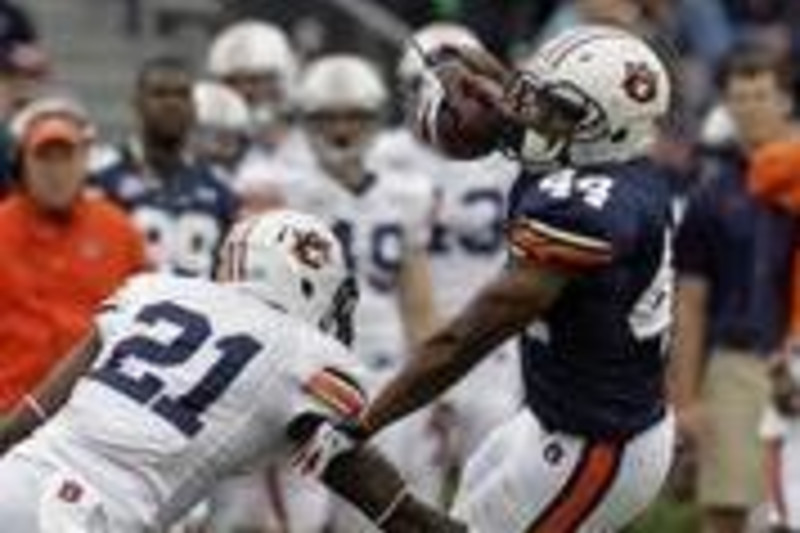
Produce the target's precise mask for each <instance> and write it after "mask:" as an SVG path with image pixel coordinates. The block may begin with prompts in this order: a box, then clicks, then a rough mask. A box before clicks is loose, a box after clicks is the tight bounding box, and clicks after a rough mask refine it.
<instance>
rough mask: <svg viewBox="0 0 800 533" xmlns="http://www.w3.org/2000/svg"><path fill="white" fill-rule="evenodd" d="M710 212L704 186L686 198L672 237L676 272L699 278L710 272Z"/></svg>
mask: <svg viewBox="0 0 800 533" xmlns="http://www.w3.org/2000/svg"><path fill="white" fill-rule="evenodd" d="M713 212H714V209H713V205H712V202H711V192H710V190H709V189H708V188H706V187H702V188H700V189H698V190H696V191H695V192H694V193H693V194H692V195H691V196H690V197H689V200H688V204H687V207H686V214H685V215H684V217H683V220H682V222H681V224H680V226H679V227H678V233H677V237H676V239H675V266H676V268H677V271H678V272H679V273H681V274H688V275H693V276H700V277H703V278H707V277H709V276H711V275H712V267H713V262H712V257H711V255H712V253H713V250H714V246H713V239H714V235H713V234H714V221H713V217H714V215H713Z"/></svg>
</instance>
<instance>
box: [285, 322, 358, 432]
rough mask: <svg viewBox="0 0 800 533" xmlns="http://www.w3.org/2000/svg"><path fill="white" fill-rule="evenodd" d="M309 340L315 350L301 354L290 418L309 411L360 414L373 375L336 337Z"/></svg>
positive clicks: (293, 376)
mask: <svg viewBox="0 0 800 533" xmlns="http://www.w3.org/2000/svg"><path fill="white" fill-rule="evenodd" d="M313 337H315V339H314V342H309V341H310V339H306V342H305V348H306V349H307V350H311V351H310V352H307V353H306V354H302V355H300V356H299V357H298V361H297V362H296V363H295V364H294V365H293V367H292V370H291V372H290V374H291V380H292V385H293V389H294V391H295V394H294V402H293V403H292V407H291V413H290V419H294V418H297V417H300V416H302V415H308V414H319V415H322V416H325V417H336V418H338V417H354V416H359V415H360V414H361V413H362V411H363V410H364V408H365V407H366V405H367V399H368V392H367V391H368V388H369V381H370V380H369V376H368V374H367V372H366V370H365V369H364V367H363V366H361V364H360V363H359V361H358V359H357V358H356V356H355V355H354V354H352V353H350V352H349V351H347V349H346V348H345V347H344V346H342V345H340V344H339V343H337V342H335V341H334V340H333V339H327V338H323V337H321V336H320V337H318V336H317V335H314V336H313Z"/></svg>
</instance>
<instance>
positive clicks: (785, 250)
mask: <svg viewBox="0 0 800 533" xmlns="http://www.w3.org/2000/svg"><path fill="white" fill-rule="evenodd" d="M720 74H721V75H720V76H719V80H720V83H721V87H720V90H721V94H722V95H723V104H724V106H725V108H726V109H727V110H728V112H729V113H730V115H731V118H732V119H733V124H734V126H735V133H736V136H735V138H734V139H733V140H732V141H731V142H730V143H729V144H728V145H727V146H722V147H717V149H716V151H715V152H714V153H705V154H704V155H703V159H702V161H701V164H700V165H699V168H700V173H699V175H698V176H697V180H696V185H695V187H694V189H693V191H692V192H691V194H690V196H689V201H688V205H687V209H686V212H685V213H686V214H685V217H684V219H683V221H682V222H681V225H680V226H679V230H678V238H677V246H676V266H677V270H678V291H677V305H676V329H675V343H674V347H675V353H674V355H673V360H672V372H671V378H672V381H671V383H670V385H671V387H672V390H671V392H672V395H673V400H674V402H675V407H676V411H677V413H676V414H677V422H678V429H679V435H680V436H681V439H682V441H683V445H684V446H685V447H686V448H687V449H688V453H689V455H691V453H692V452H694V453H695V454H696V456H697V459H698V462H699V468H698V469H699V476H698V479H697V481H698V485H697V489H698V500H699V503H700V505H701V514H702V521H703V531H704V532H705V533H728V532H730V533H741V532H743V531H744V528H745V524H746V521H747V517H748V515H749V514H750V512H751V511H752V510H753V509H754V508H755V507H756V506H757V505H759V504H760V503H761V502H762V501H763V500H764V493H763V481H762V469H761V457H762V455H761V453H760V447H759V440H758V427H759V423H760V418H761V415H762V413H763V410H764V408H765V406H766V404H767V401H768V397H769V385H768V379H767V375H766V364H767V363H766V361H767V357H768V356H769V355H770V354H771V353H772V352H773V351H774V350H776V349H777V348H778V346H779V344H780V341H781V340H782V339H783V337H784V334H785V331H786V318H785V308H786V305H787V303H788V299H789V294H790V292H789V287H788V285H789V274H790V271H789V268H790V264H791V251H792V246H793V229H792V221H791V220H790V219H789V218H788V217H784V216H783V215H781V214H779V213H776V212H773V211H770V210H769V209H768V208H767V207H766V206H763V205H760V204H759V203H758V202H757V201H756V200H755V199H754V198H753V197H751V196H750V194H749V192H748V190H747V167H748V158H749V156H750V153H752V151H753V150H754V149H756V148H757V147H759V146H760V145H762V144H763V143H766V142H770V141H773V140H775V139H780V138H786V137H787V136H790V135H792V134H794V132H795V130H796V127H797V126H796V125H795V124H794V122H793V119H792V116H791V111H792V105H791V104H792V99H791V94H792V93H791V77H790V76H789V72H788V70H786V68H785V66H784V64H783V63H782V61H780V60H779V59H776V58H775V57H773V56H771V55H769V54H768V53H767V52H766V51H764V50H759V49H737V50H736V51H735V52H734V53H733V54H732V55H731V56H730V57H729V58H728V60H727V63H726V64H725V66H724V68H723V70H722V72H721V73H720Z"/></svg>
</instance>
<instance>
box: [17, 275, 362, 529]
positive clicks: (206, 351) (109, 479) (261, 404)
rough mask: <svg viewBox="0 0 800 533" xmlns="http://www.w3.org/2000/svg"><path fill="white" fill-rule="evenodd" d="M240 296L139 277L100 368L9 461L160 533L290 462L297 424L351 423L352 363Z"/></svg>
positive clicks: (113, 323)
mask: <svg viewBox="0 0 800 533" xmlns="http://www.w3.org/2000/svg"><path fill="white" fill-rule="evenodd" d="M234 287H235V286H232V285H228V286H221V285H217V284H214V283H211V282H207V281H204V280H201V279H190V278H178V277H173V276H166V275H143V276H139V277H137V278H134V279H133V280H132V281H131V282H129V284H128V285H127V286H126V287H125V288H124V289H123V290H122V291H121V292H119V293H118V294H117V295H116V296H115V297H113V298H112V299H111V300H109V302H108V303H107V306H106V310H105V311H104V312H103V313H102V314H101V315H100V316H99V318H98V319H97V328H98V331H99V334H100V337H101V340H102V344H103V348H102V350H101V352H100V354H99V356H98V358H97V360H96V361H95V362H94V364H93V367H92V369H91V370H90V371H89V373H88V374H87V375H86V376H85V377H83V378H82V379H81V380H80V381H79V382H78V384H77V386H76V388H75V389H74V391H73V394H72V397H71V398H70V399H69V401H68V402H67V404H66V405H65V406H64V408H63V409H62V410H61V411H60V412H59V413H58V414H57V415H56V417H55V418H54V419H53V420H52V421H51V422H50V423H48V424H47V425H45V426H44V427H43V428H42V429H41V430H40V431H39V432H37V434H36V435H35V437H34V438H33V439H32V440H30V441H28V442H27V443H25V444H23V445H22V446H21V447H20V449H19V451H18V452H15V453H21V454H23V455H26V454H27V455H29V456H32V457H33V458H34V459H37V458H45V459H46V460H50V461H53V462H56V463H57V464H60V465H62V466H64V467H66V468H68V469H72V470H74V471H75V472H78V473H79V474H80V476H81V477H82V478H83V479H85V480H86V481H87V482H88V483H89V484H91V485H92V486H94V487H95V488H96V489H97V490H98V491H99V492H100V493H101V494H103V495H104V497H105V499H107V500H108V501H109V502H110V503H109V505H110V506H111V508H112V509H123V511H122V512H123V513H124V516H131V515H134V516H135V517H136V521H138V522H141V523H142V524H143V525H145V526H146V527H150V528H155V529H156V530H158V531H160V530H161V528H164V527H166V526H167V525H169V524H170V523H171V522H173V521H174V520H175V519H177V518H179V517H180V516H181V515H182V514H183V513H184V512H186V511H187V510H188V509H189V508H190V507H191V506H192V505H193V504H194V503H196V502H197V501H198V500H199V499H200V498H201V497H203V496H204V495H205V493H206V492H207V491H208V489H209V488H210V487H211V485H212V484H214V483H216V482H218V481H219V479H220V478H223V477H226V476H229V475H232V474H236V473H240V472H242V471H246V470H248V469H250V468H253V467H255V466H257V464H258V463H260V462H262V461H269V460H279V459H283V458H285V456H286V455H287V454H288V453H289V452H290V443H289V441H288V439H287V436H286V431H287V426H288V424H289V422H290V421H291V420H293V419H294V418H295V417H296V416H298V415H300V414H302V413H309V412H310V413H319V414H323V415H326V414H330V413H337V414H345V413H350V414H356V413H357V412H358V411H359V410H360V409H361V407H362V406H363V403H364V394H363V392H362V389H361V388H360V385H359V380H360V379H362V378H363V377H364V376H363V374H362V373H360V371H359V368H358V366H357V362H356V359H355V357H351V356H350V355H349V353H348V352H347V350H346V349H345V348H344V347H343V346H342V345H340V344H339V343H337V342H336V341H335V340H334V339H333V338H331V337H327V336H325V335H323V334H322V333H321V332H320V331H318V330H316V329H314V328H312V327H311V326H308V325H306V324H305V323H303V322H300V321H299V320H296V319H294V318H292V317H290V316H288V315H286V314H284V313H282V312H280V311H278V310H276V309H274V308H272V307H270V306H268V305H267V304H266V303H264V302H263V301H262V300H259V299H257V298H256V297H255V296H252V295H250V294H249V293H247V292H245V289H243V288H242V289H236V288H234ZM352 376H357V377H352Z"/></svg>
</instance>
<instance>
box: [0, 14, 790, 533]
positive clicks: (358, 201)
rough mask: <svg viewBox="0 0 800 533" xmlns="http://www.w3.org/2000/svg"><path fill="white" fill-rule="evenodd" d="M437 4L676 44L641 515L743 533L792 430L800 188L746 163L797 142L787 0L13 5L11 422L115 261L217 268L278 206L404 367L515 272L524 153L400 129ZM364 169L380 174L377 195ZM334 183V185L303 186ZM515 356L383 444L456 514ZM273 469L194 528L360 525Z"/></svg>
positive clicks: (502, 41)
mask: <svg viewBox="0 0 800 533" xmlns="http://www.w3.org/2000/svg"><path fill="white" fill-rule="evenodd" d="M443 22H446V23H449V24H453V25H457V26H455V27H456V33H458V32H462V31H463V32H465V33H466V34H467V35H468V37H467V38H468V39H470V38H472V37H470V35H474V36H477V38H478V39H480V41H481V42H482V43H483V45H484V46H486V47H487V48H488V49H490V50H491V51H492V52H494V53H495V54H497V55H498V56H499V57H501V58H502V59H503V60H504V61H506V62H507V63H509V64H513V65H524V64H525V61H526V59H527V58H528V57H529V56H530V54H531V53H532V52H533V51H534V50H535V48H536V46H537V43H539V42H541V41H542V40H543V39H546V38H547V37H548V36H551V35H553V34H554V33H556V32H558V31H559V30H561V29H564V28H568V27H570V26H574V25H576V24H583V23H604V24H613V25H619V26H622V27H626V28H631V29H633V30H635V31H637V32H639V33H642V34H644V35H647V36H648V37H649V38H650V39H651V41H652V42H653V43H654V44H655V45H656V46H657V47H658V49H659V50H660V51H661V52H662V53H663V54H665V55H666V56H667V57H669V58H670V59H671V61H672V64H673V66H674V74H675V80H676V83H677V85H678V87H679V90H678V98H676V102H675V109H674V112H673V113H672V116H671V119H670V120H669V121H668V122H667V123H665V124H664V128H663V135H662V138H661V140H660V141H659V143H658V145H657V147H656V152H655V154H654V155H655V157H656V158H657V159H658V161H659V162H660V163H662V164H663V167H664V169H665V170H666V171H667V172H668V173H669V174H670V176H672V177H673V178H674V183H675V191H676V202H675V207H676V214H678V215H679V218H680V219H681V220H682V223H681V226H680V229H679V231H678V232H677V240H676V243H677V254H676V262H675V263H676V267H677V270H678V280H679V297H678V303H677V307H676V313H677V325H676V333H675V343H674V344H675V346H674V350H673V352H674V353H673V371H672V373H671V374H672V375H671V380H670V383H669V386H670V392H671V393H672V395H673V400H674V403H675V407H676V413H677V419H678V426H679V433H680V439H679V441H680V447H679V450H678V452H679V453H678V461H677V463H676V467H675V472H674V475H673V479H672V481H671V484H670V487H669V488H668V490H667V491H666V493H665V495H664V496H663V498H662V499H661V501H659V503H658V504H657V505H656V506H655V508H654V509H653V510H652V511H651V512H650V513H649V514H648V515H647V516H645V517H642V521H641V523H640V524H639V525H637V526H636V528H635V529H636V530H637V531H643V532H662V531H663V532H671V531H674V532H683V531H709V532H739V531H758V530H759V529H758V528H759V527H760V526H759V524H763V517H762V516H761V515H762V514H763V513H762V509H763V505H762V504H763V502H764V501H765V500H766V499H767V497H768V495H769V494H770V490H773V491H774V490H775V484H776V483H777V481H776V479H775V476H771V475H770V469H769V468H766V466H769V464H770V463H769V457H770V453H771V450H772V448H771V445H772V444H774V443H775V442H776V441H779V440H780V439H779V438H780V436H781V434H780V431H777V430H774V428H773V430H770V428H767V429H765V428H764V427H762V415H763V413H764V411H765V408H766V407H767V405H768V403H769V401H770V397H771V394H772V392H771V391H772V389H771V385H770V380H769V368H771V366H770V365H771V364H772V363H771V361H773V360H774V358H775V357H776V355H775V354H776V353H782V350H783V347H784V345H785V343H786V339H787V338H791V335H792V333H793V331H794V330H793V323H794V321H793V320H792V317H793V315H794V313H793V312H792V309H791V303H792V296H793V294H794V292H793V290H792V289H793V287H794V284H793V283H794V282H793V276H792V267H793V266H795V265H794V259H795V258H794V255H795V254H794V247H795V246H796V245H795V237H794V226H795V224H794V214H793V213H792V206H786V205H781V206H780V208H776V207H774V206H773V205H771V204H770V202H769V201H768V200H766V201H765V200H764V199H763V198H757V197H756V196H754V193H753V191H752V187H750V188H748V179H751V178H752V177H751V176H750V175H749V174H750V173H749V169H750V164H751V157H752V154H753V153H754V151H755V150H757V149H759V148H761V147H763V146H764V145H766V144H769V143H772V142H782V141H791V140H792V139H793V138H794V137H796V136H797V134H798V128H797V124H796V122H795V121H796V114H795V111H796V109H795V107H794V103H795V101H796V98H797V94H798V92H797V91H798V88H800V77H798V74H797V71H796V70H795V69H792V66H793V65H796V64H798V61H800V3H798V2H796V1H792V0H536V1H534V0H294V1H292V2H288V1H280V2H269V1H265V0H68V1H64V0H30V1H28V2H22V1H21V0H17V1H16V2H12V1H10V0H0V196H2V198H3V200H0V250H2V257H3V262H2V264H0V310H2V315H3V319H2V320H1V321H0V416H2V414H3V412H8V411H9V410H10V408H11V406H12V405H14V403H15V402H16V401H18V400H19V398H20V397H21V396H22V395H23V394H25V392H26V391H27V390H30V388H31V387H33V386H34V385H35V384H36V383H37V382H38V381H39V380H41V379H42V377H43V376H44V375H46V373H47V371H48V370H49V369H50V368H52V366H53V365H55V364H56V363H57V362H58V360H59V358H60V357H62V356H63V355H64V354H65V353H67V351H68V349H69V346H70V344H71V343H72V342H74V341H75V339H77V338H79V337H80V336H81V333H82V332H83V331H84V330H85V328H86V327H88V324H89V322H90V319H91V315H92V311H93V309H95V308H96V306H97V305H98V304H99V302H101V301H102V300H103V298H105V297H106V296H107V295H108V294H109V293H110V292H111V291H112V290H113V289H114V287H116V286H117V285H118V284H119V283H120V282H121V280H123V279H124V278H125V277H126V276H127V275H129V274H131V273H133V272H136V271H139V270H142V269H151V268H157V269H164V270H169V271H172V272H176V273H179V274H183V275H200V276H208V275H210V273H211V271H212V268H213V265H214V254H215V250H216V246H217V244H218V242H219V239H220V237H221V236H222V235H223V234H224V231H225V229H226V228H227V227H228V225H229V224H230V223H231V221H233V220H234V219H235V218H236V217H238V216H241V215H242V213H244V212H247V211H252V210H258V209H264V208H268V207H271V206H275V205H280V204H284V203H287V204H290V205H294V206H296V207H301V208H303V209H308V210H311V211H314V212H317V213H318V214H320V213H321V214H323V215H324V216H326V217H327V219H328V220H329V221H331V223H332V224H338V226H337V231H338V234H339V235H340V236H341V237H342V238H343V239H348V240H350V241H351V242H350V248H351V252H352V254H353V256H354V261H355V262H356V263H359V265H360V266H362V268H361V272H363V273H364V275H363V277H364V279H363V280H362V282H363V283H365V284H367V285H369V290H370V291H373V292H374V293H375V295H373V296H371V297H368V303H367V304H366V308H367V311H365V312H363V313H362V315H363V316H360V320H361V321H362V322H363V323H364V328H363V331H365V333H364V334H363V338H362V339H358V340H357V343H356V346H357V347H358V348H359V350H358V351H359V352H360V353H361V354H362V355H363V357H364V358H365V359H366V360H367V361H368V363H369V364H370V365H371V366H373V367H375V368H376V369H378V370H381V371H388V372H389V373H391V371H392V370H393V369H394V368H396V365H397V361H396V359H397V358H396V356H397V355H398V354H402V353H403V352H404V350H405V347H406V346H407V344H408V343H412V342H414V341H415V340H416V339H418V338H420V337H421V336H423V335H424V334H425V333H426V332H427V331H430V329H431V327H432V325H433V324H434V323H435V322H436V320H438V319H440V318H442V317H446V316H447V315H448V314H449V313H452V312H453V311H454V310H455V309H456V308H457V307H458V305H460V304H461V303H463V301H464V300H465V298H466V297H467V296H468V295H469V294H470V293H471V292H472V291H474V290H475V289H477V288H478V287H479V286H480V284H481V282H482V281H483V280H484V279H486V277H487V276H488V275H490V273H491V270H492V269H494V268H496V267H497V266H498V265H500V264H502V261H503V258H502V255H503V252H502V226H501V223H502V214H503V198H504V195H505V192H506V190H507V187H508V185H509V184H510V183H511V181H512V180H513V177H514V175H515V173H516V172H517V170H518V169H517V168H516V163H514V162H509V161H501V160H500V159H502V158H499V157H494V156H493V157H491V158H490V160H484V161H480V162H477V163H474V164H473V163H452V164H451V163H448V162H445V161H443V160H441V159H440V158H438V156H437V155H436V154H433V153H430V152H427V151H426V150H425V149H424V148H423V147H420V146H417V145H414V142H415V141H413V139H411V138H410V136H408V135H407V133H408V132H406V131H405V129H404V126H403V124H402V121H401V118H402V117H401V115H402V109H403V95H402V92H403V88H404V86H406V85H407V84H408V83H409V82H410V81H412V78H413V76H414V75H415V74H414V73H413V72H410V71H404V69H403V68H402V65H403V61H401V59H402V57H403V52H404V49H405V47H406V44H407V42H408V37H409V35H411V34H412V33H413V32H415V31H417V30H419V29H420V28H423V27H427V26H429V25H430V24H432V23H436V24H440V23H443ZM469 32H471V33H469ZM445 33H447V30H445ZM459 35H460V33H459ZM459 38H460V37H459ZM331 54H338V55H337V56H336V57H338V58H339V59H340V60H341V61H342V62H343V63H342V64H344V67H341V68H343V69H344V70H345V71H347V69H350V70H349V72H352V79H351V80H350V81H351V82H352V83H350V84H349V85H348V84H347V83H344V85H342V91H341V93H340V94H339V93H337V90H336V89H335V87H337V85H336V83H337V82H335V81H330V80H327V81H326V78H325V72H324V70H325V69H324V68H318V69H316V71H315V69H314V68H308V66H312V67H313V66H314V65H316V66H317V67H319V66H320V64H319V63H318V62H319V61H320V60H324V59H326V58H330V55H331ZM343 54H347V55H343ZM348 61H350V63H348ZM407 61H408V58H406V62H407ZM406 66H408V65H406ZM417 68H418V67H417ZM412 70H413V69H412ZM416 75H418V73H417V74H416ZM353 85H355V86H357V87H356V88H355V89H354V88H353ZM331 88H333V89H331ZM352 95H355V97H353V99H351V100H348V97H351V96H352ZM337 97H340V98H338V99H337ZM798 151H800V148H798ZM797 160H799V161H800V157H797ZM791 171H792V169H789V171H788V172H789V173H790V174H791ZM798 171H800V167H798ZM374 173H378V174H380V175H381V176H383V178H382V180H383V181H386V180H387V179H389V178H386V177H385V176H389V177H390V178H393V180H390V181H391V183H389V184H387V185H385V186H382V187H384V188H383V189H380V188H379V190H381V191H382V190H384V189H385V191H386V192H381V193H380V194H379V193H375V194H372V196H370V194H367V193H365V191H369V190H370V189H369V185H370V183H371V182H372V181H374V180H372V179H371V178H369V176H372V174H374ZM323 175H328V176H329V177H333V178H334V179H333V181H332V182H330V183H325V184H321V185H320V183H312V184H311V185H309V176H311V181H313V180H314V179H318V180H319V179H321V178H320V176H323ZM368 178H369V179H368ZM798 178H800V175H798ZM329 181H330V180H329ZM798 182H799V183H800V180H799V181H798ZM332 183H334V184H335V186H334V185H332ZM381 183H382V182H381ZM310 189H313V190H312V191H310ZM361 234H363V235H362V236H359V235H361ZM454 250H455V251H457V253H456V252H454ZM369 261H372V263H374V264H373V265H371V266H369V265H368V266H366V267H364V266H363V265H362V263H367V262H369ZM387 302H388V304H387ZM506 351H507V352H509V353H503V354H498V359H502V363H498V366H502V367H503V368H502V369H500V370H496V369H495V370H492V371H487V375H488V376H489V378H488V381H486V379H487V378H484V379H485V381H484V382H482V383H479V384H478V385H477V386H475V385H473V386H472V387H467V388H465V389H464V391H462V392H461V394H455V395H454V396H453V397H452V398H450V399H447V400H445V401H443V402H442V403H441V405H439V406H437V407H435V408H434V409H433V410H432V412H430V413H425V414H424V416H423V418H422V419H420V420H419V421H416V422H413V421H412V422H411V423H410V424H412V425H413V424H417V425H418V426H419V428H417V429H416V430H412V431H411V433H412V434H414V435H417V436H418V435H420V434H423V433H424V434H425V435H427V436H426V437H425V439H422V438H419V439H412V440H411V441H409V437H408V436H405V437H402V436H401V437H395V438H389V439H387V440H389V441H392V442H387V444H386V446H387V448H389V449H391V448H394V449H395V455H394V457H395V459H396V460H398V461H399V462H400V463H401V466H402V465H403V463H404V464H405V466H407V467H408V468H407V475H408V476H409V477H410V478H411V479H412V481H417V480H419V483H420V484H421V485H424V486H425V487H426V488H425V489H422V491H423V492H427V493H428V494H429V495H430V498H432V499H438V500H439V501H441V502H442V504H443V505H445V504H446V502H447V501H448V499H449V497H450V496H451V494H450V493H451V492H452V490H451V489H450V487H452V484H453V480H454V479H456V478H457V475H458V469H459V467H460V465H461V464H462V463H463V457H464V456H465V455H466V453H468V450H469V449H470V447H471V446H472V443H471V442H470V441H471V440H473V438H474V437H475V435H478V436H480V435H481V434H485V432H486V431H488V430H489V429H490V427H491V426H492V425H493V424H495V423H497V422H498V421H499V420H502V418H503V416H504V415H505V414H507V413H509V412H510V410H511V409H513V407H514V405H515V403H516V402H518V401H519V397H518V392H517V391H516V390H514V389H515V387H514V386H512V385H510V384H511V383H513V382H514V378H508V377H507V376H508V374H504V373H503V372H508V369H509V368H511V372H510V373H511V374H513V373H514V371H515V370H514V369H515V365H516V362H514V356H513V353H512V352H513V347H509V348H507V349H506ZM509 361H510V362H509ZM492 372H493V373H492ZM498 372H499V373H498ZM498 376H503V377H499V378H498ZM497 379H503V380H504V381H501V382H500V383H509V386H508V387H497V385H496V384H497V383H498V381H497ZM493 380H494V381H493ZM498 388H500V389H508V390H502V391H499V392H498V391H497V390H496V389H498ZM487 404H488V405H489V407H488V408H487ZM476 413H477V414H476ZM466 426H470V428H469V429H464V428H465V427H466ZM414 431H417V433H414ZM420 432H421V433H420ZM428 437H430V438H428ZM773 451H774V450H773ZM268 470H269V471H267V472H265V473H264V474H263V475H259V476H257V477H256V478H255V479H253V478H251V479H245V480H239V481H237V482H236V483H234V484H233V485H232V486H230V487H223V488H222V489H221V490H220V491H219V494H217V495H215V497H213V498H212V499H211V501H210V502H208V504H207V505H204V506H203V508H202V509H198V510H197V513H196V515H197V516H196V517H193V518H192V517H190V519H189V520H188V522H189V523H188V524H187V525H186V526H181V527H186V528H192V527H201V528H206V529H205V530H207V531H214V532H215V533H216V532H217V531H219V532H223V531H225V532H227V531H231V532H237V531H238V532H240V533H241V532H254V531H255V532H269V533H312V532H322V531H354V530H355V529H354V527H356V526H353V525H352V523H353V521H356V518H354V517H352V516H340V515H347V513H346V512H344V511H341V510H340V509H339V510H337V505H336V504H335V503H331V502H329V501H328V500H327V498H328V496H327V495H325V494H321V493H319V491H318V490H313V489H310V488H309V487H305V486H303V482H302V480H297V479H293V478H291V476H289V475H288V474H287V473H285V472H281V471H275V470H273V469H268ZM431 472H434V473H431ZM431 477H435V478H436V479H435V480H433V481H431V480H430V479H426V478H431ZM198 524H200V525H199V526H198ZM342 524H344V525H342ZM358 527H362V525H361V524H359V525H358Z"/></svg>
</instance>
